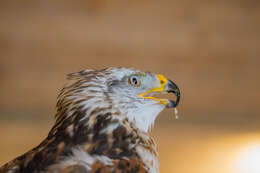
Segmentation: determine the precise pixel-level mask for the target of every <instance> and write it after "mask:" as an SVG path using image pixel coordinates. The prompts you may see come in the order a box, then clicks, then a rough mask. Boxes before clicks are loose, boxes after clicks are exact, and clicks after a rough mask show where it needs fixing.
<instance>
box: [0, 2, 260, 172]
mask: <svg viewBox="0 0 260 173" xmlns="http://www.w3.org/2000/svg"><path fill="white" fill-rule="evenodd" d="M259 8H260V1H257V0H247V1H243V0H204V1H199V0H163V1H155V0H149V1H148V0H138V1H137V0H131V1H122V0H95V1H90V0H79V1H68V0H64V1H51V0H46V1H35V0H28V1H20V0H13V1H0V80H1V85H0V95H1V99H0V139H1V140H0V141H1V142H0V153H1V154H0V165H2V164H4V163H5V162H7V161H9V160H11V159H13V158H14V157H16V156H18V155H20V154H22V153H24V152H25V151H27V150H29V149H30V148H31V147H34V146H36V145H37V144H39V143H40V141H41V140H43V139H44V138H45V136H46V135H47V133H48V131H49V129H50V128H51V126H52V125H53V123H54V114H55V103H56V97H57V95H58V92H59V90H60V89H61V88H62V86H63V85H64V83H66V78H65V75H66V74H67V73H70V72H76V71H79V70H82V69H87V68H94V69H100V68H105V67H110V66H126V67H135V68H137V69H140V70H143V71H152V72H155V73H162V74H164V75H165V76H167V77H168V78H170V79H172V80H173V81H175V82H176V83H177V84H178V86H179V87H180V89H181V91H182V100H181V104H180V106H179V108H178V111H179V119H178V120H176V119H175V118H174V112H173V110H165V111H163V112H162V113H161V114H160V116H159V118H158V119H157V121H156V124H155V129H154V130H153V132H152V134H153V136H154V137H155V138H156V141H157V143H158V148H159V158H160V168H161V172H162V173H173V172H174V173H220V172H221V173H260V166H259V165H260V164H259V163H260V114H259V106H260V105H259V103H260V101H259V98H260V91H259V89H260V80H259V77H260V76H259V75H260V67H259V66H260V47H259V45H260V10H259Z"/></svg>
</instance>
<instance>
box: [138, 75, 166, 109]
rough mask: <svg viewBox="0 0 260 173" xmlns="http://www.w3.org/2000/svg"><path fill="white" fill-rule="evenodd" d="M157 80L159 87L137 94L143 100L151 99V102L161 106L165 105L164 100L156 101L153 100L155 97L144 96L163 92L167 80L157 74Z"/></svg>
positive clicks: (156, 99)
mask: <svg viewBox="0 0 260 173" xmlns="http://www.w3.org/2000/svg"><path fill="white" fill-rule="evenodd" d="M157 78H158V80H159V82H160V84H161V85H160V87H158V88H153V89H150V90H148V91H146V92H145V93H143V94H139V96H140V97H142V98H145V99H152V100H155V101H158V102H159V103H161V104H165V105H166V104H167V101H166V100H165V99H158V98H155V97H152V96H146V95H147V94H149V93H151V92H161V91H163V90H164V86H165V85H166V84H167V79H166V78H165V77H164V76H163V75H161V74H158V75H157Z"/></svg>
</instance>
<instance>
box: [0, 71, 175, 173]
mask: <svg viewBox="0 0 260 173" xmlns="http://www.w3.org/2000/svg"><path fill="white" fill-rule="evenodd" d="M133 75H134V76H137V79H138V80H140V82H142V83H141V84H140V85H139V86H137V85H134V86H133V85H131V81H130V82H129V79H130V78H131V76H133ZM68 78H69V79H70V83H69V84H68V85H66V86H65V87H64V88H63V89H62V91H61V93H60V94H59V96H58V102H57V113H56V116H55V117H56V121H55V124H54V126H53V127H52V129H51V130H50V132H49V134H48V136H47V138H46V139H45V140H43V142H42V143H40V144H39V145H38V146H37V147H35V148H34V149H32V150H30V151H28V152H27V153H25V154H24V155H22V156H19V157H17V158H16V159H14V160H13V161H10V162H8V163H7V164H5V165H4V166H2V167H1V168H0V173H109V172H111V173H112V172H113V173H158V172H159V163H158V160H157V149H156V144H155V142H154V141H153V139H152V138H151V137H150V135H149V133H148V129H149V128H150V127H151V126H152V124H153V122H154V120H155V118H156V116H157V115H158V113H159V112H161V111H162V110H163V109H164V108H165V107H167V106H168V105H166V104H162V103H159V102H158V100H154V99H151V98H150V97H147V98H146V97H144V98H143V97H140V94H141V93H145V92H146V91H148V90H153V89H154V88H158V87H160V86H161V85H165V88H166V89H165V90H167V89H168V90H169V87H168V85H169V84H167V86H166V84H162V82H163V81H160V80H159V79H158V78H157V76H156V75H154V74H152V73H149V72H147V73H143V72H141V71H138V70H135V69H129V68H107V69H102V70H83V71H80V72H78V73H73V74H69V75H68ZM171 85H172V83H171ZM167 87H168V88H167ZM172 87H173V86H171V89H175V90H174V92H177V94H178V93H179V90H178V88H177V86H174V87H175V88H172ZM152 94H153V93H152ZM178 97H179V96H178ZM167 103H168V102H167ZM175 106H177V103H176V105H175Z"/></svg>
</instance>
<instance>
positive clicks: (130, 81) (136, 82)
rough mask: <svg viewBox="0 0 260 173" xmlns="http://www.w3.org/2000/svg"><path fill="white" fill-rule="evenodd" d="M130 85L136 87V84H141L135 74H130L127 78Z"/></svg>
mask: <svg viewBox="0 0 260 173" xmlns="http://www.w3.org/2000/svg"><path fill="white" fill-rule="evenodd" d="M128 82H129V83H130V84H131V85H133V86H136V87H138V86H140V85H141V81H140V79H139V78H138V77H137V76H131V77H130V78H129V81H128Z"/></svg>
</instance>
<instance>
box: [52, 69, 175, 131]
mask: <svg viewBox="0 0 260 173" xmlns="http://www.w3.org/2000/svg"><path fill="white" fill-rule="evenodd" d="M69 78H70V79H73V80H72V81H73V82H72V84H70V85H68V86H67V87H64V89H63V90H62V92H61V94H60V96H59V101H58V104H57V108H58V109H59V107H62V108H60V109H64V104H65V103H67V108H66V110H75V109H77V108H80V109H82V110H86V112H87V113H86V116H91V112H92V113H93V110H97V109H99V110H101V111H103V113H106V112H108V111H111V112H119V113H120V115H123V116H126V117H127V118H128V120H129V121H131V122H132V123H133V124H135V125H136V127H137V128H139V129H140V130H143V131H148V129H149V128H150V127H151V126H152V125H153V123H154V120H155V118H156V116H157V115H158V114H159V113H160V112H161V111H162V110H163V109H164V108H175V107H176V106H177V105H178V103H179V100H180V90H179V88H178V87H177V85H176V84H175V83H173V82H172V81H171V80H168V79H166V78H165V77H164V76H163V75H161V74H153V73H150V72H141V71H139V70H136V69H130V68H106V69H102V70H83V71H80V72H77V73H72V74H69ZM165 93H174V94H175V96H176V99H175V101H172V100H169V99H166V98H157V97H155V96H154V95H155V94H165ZM68 103H71V104H68Z"/></svg>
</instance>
